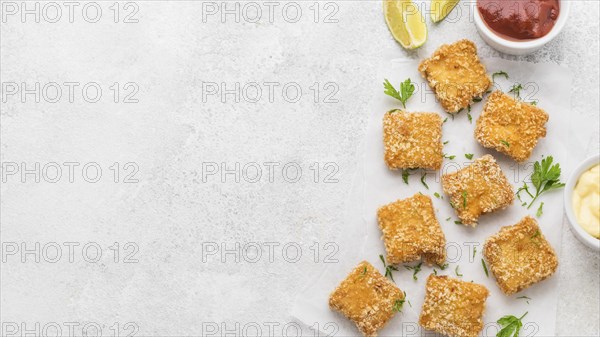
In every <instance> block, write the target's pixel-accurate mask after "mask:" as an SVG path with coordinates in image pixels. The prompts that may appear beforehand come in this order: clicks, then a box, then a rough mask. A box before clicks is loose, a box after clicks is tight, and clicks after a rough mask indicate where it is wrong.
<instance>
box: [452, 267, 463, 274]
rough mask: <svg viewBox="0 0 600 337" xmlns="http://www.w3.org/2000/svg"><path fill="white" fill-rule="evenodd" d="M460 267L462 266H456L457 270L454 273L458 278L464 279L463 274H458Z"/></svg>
mask: <svg viewBox="0 0 600 337" xmlns="http://www.w3.org/2000/svg"><path fill="white" fill-rule="evenodd" d="M459 267H460V266H456V268H455V269H454V272H455V273H456V276H458V277H462V276H463V274H461V273H459V272H458V268H459Z"/></svg>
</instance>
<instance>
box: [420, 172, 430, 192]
mask: <svg viewBox="0 0 600 337" xmlns="http://www.w3.org/2000/svg"><path fill="white" fill-rule="evenodd" d="M425 177H427V173H426V172H423V175H422V176H421V184H423V186H425V188H426V189H429V186H427V183H426V182H425Z"/></svg>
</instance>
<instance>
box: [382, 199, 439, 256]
mask: <svg viewBox="0 0 600 337" xmlns="http://www.w3.org/2000/svg"><path fill="white" fill-rule="evenodd" d="M377 220H378V222H379V228H380V229H381V231H382V232H383V242H384V244H385V250H386V252H387V261H388V262H389V263H390V264H398V263H404V262H412V261H417V260H420V259H421V257H423V259H424V260H425V262H426V263H427V264H429V265H431V264H434V263H435V264H439V265H441V264H443V263H444V262H445V261H446V249H445V248H446V238H445V237H444V233H443V232H442V228H441V227H440V223H439V222H438V220H437V219H436V217H435V212H434V210H433V203H432V201H431V198H430V197H428V196H425V195H423V194H420V193H417V194H415V195H414V196H412V197H410V198H408V199H404V200H398V201H395V202H393V203H391V204H388V205H385V206H382V207H381V208H379V210H378V211H377Z"/></svg>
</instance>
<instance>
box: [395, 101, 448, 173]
mask: <svg viewBox="0 0 600 337" xmlns="http://www.w3.org/2000/svg"><path fill="white" fill-rule="evenodd" d="M383 144H384V148H385V155H384V158H385V163H386V164H387V166H388V167H389V168H390V169H392V170H395V169H409V168H429V169H434V170H437V169H439V168H440V167H441V166H442V160H443V158H442V157H443V153H442V118H441V117H440V116H439V115H438V114H436V113H427V112H412V113H411V112H405V111H402V110H391V111H388V112H387V113H386V114H385V116H384V117H383Z"/></svg>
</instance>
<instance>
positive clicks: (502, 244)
mask: <svg viewBox="0 0 600 337" xmlns="http://www.w3.org/2000/svg"><path fill="white" fill-rule="evenodd" d="M483 255H484V256H485V259H486V260H487V262H488V265H489V267H490V270H491V272H492V274H494V277H495V278H496V283H498V286H499V287H500V289H501V290H502V292H504V293H505V294H507V295H510V294H514V293H516V292H519V291H521V290H523V289H525V288H527V287H529V286H531V285H533V284H535V283H537V282H540V281H542V280H544V279H546V278H548V277H549V276H550V275H552V274H553V273H554V272H555V271H556V268H557V267H558V258H557V257H556V253H555V252H554V249H552V247H551V246H550V244H549V243H548V241H546V238H545V237H544V235H543V234H542V232H541V231H540V228H539V226H538V224H537V222H536V221H535V219H533V218H532V217H529V216H528V217H525V218H523V219H522V220H521V221H519V223H517V224H516V225H513V226H504V227H502V228H501V229H500V232H498V234H496V235H493V236H491V237H489V238H488V239H487V240H486V241H485V244H484V246H483Z"/></svg>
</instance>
